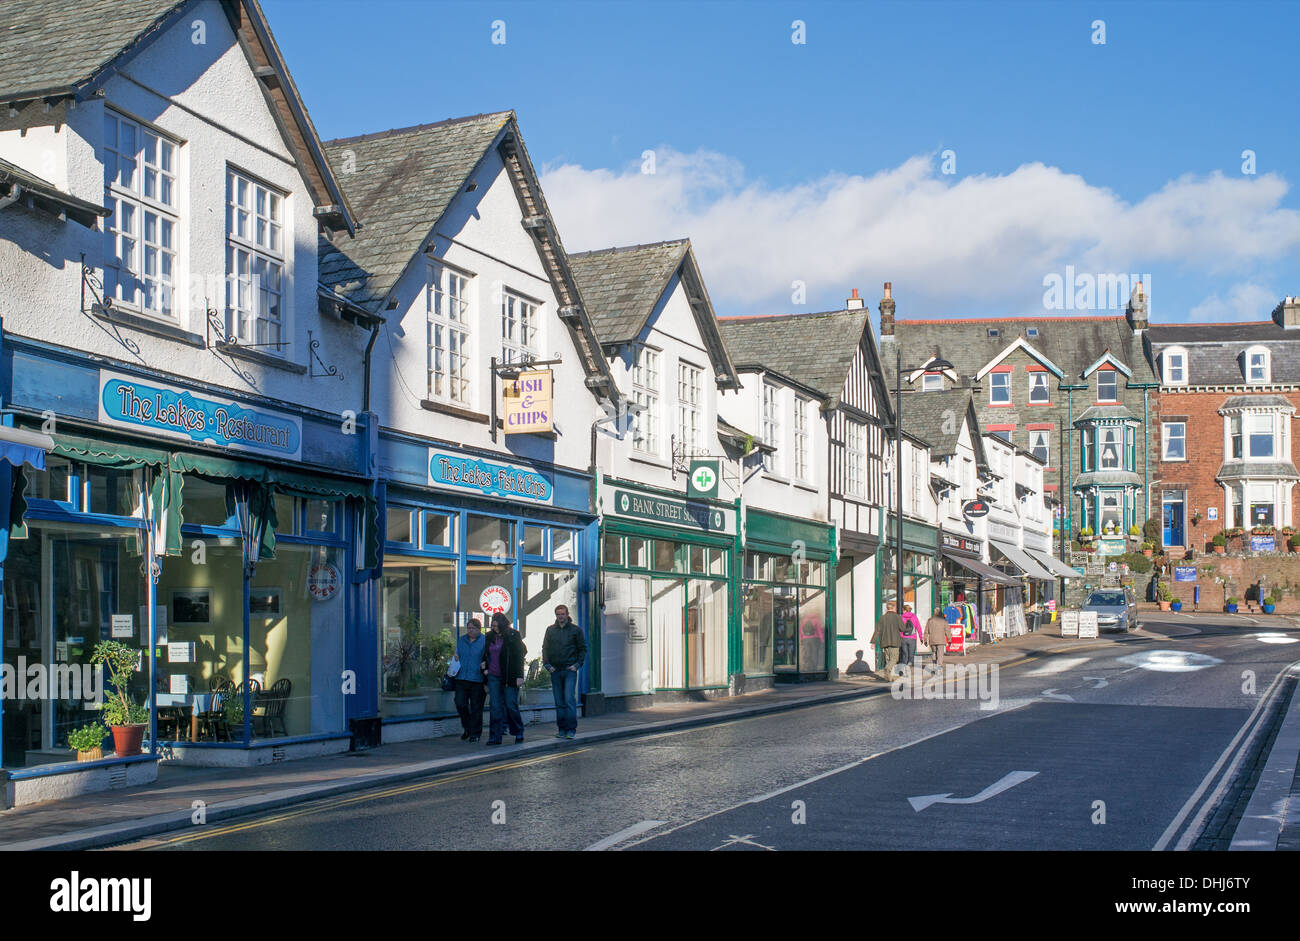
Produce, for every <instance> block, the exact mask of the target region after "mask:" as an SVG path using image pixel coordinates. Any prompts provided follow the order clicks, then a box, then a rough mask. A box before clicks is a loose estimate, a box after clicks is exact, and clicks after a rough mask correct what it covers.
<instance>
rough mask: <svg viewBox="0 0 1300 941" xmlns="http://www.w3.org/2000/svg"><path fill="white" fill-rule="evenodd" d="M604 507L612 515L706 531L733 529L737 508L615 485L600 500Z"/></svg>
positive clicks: (733, 531)
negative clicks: (662, 495) (642, 491)
mask: <svg viewBox="0 0 1300 941" xmlns="http://www.w3.org/2000/svg"><path fill="white" fill-rule="evenodd" d="M602 502H603V503H604V510H605V512H606V513H609V514H611V515H613V516H621V517H626V518H629V519H639V520H647V521H649V522H652V523H660V524H663V525H666V526H682V527H685V528H688V529H694V530H698V531H700V532H707V533H727V534H732V533H735V531H736V511H735V510H734V509H729V508H727V507H720V506H710V505H708V504H707V503H697V502H695V501H693V500H674V499H672V498H670V497H658V496H655V495H654V494H650V493H640V492H638V491H635V490H624V489H622V488H620V487H616V488H614V490H613V491H612V493H611V495H610V496H607V497H605V498H604V500H603V501H602Z"/></svg>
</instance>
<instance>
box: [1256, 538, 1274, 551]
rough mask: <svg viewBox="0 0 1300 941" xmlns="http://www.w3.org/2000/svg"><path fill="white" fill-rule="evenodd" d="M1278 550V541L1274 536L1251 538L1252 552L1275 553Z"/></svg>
mask: <svg viewBox="0 0 1300 941" xmlns="http://www.w3.org/2000/svg"><path fill="white" fill-rule="evenodd" d="M1276 549H1277V541H1276V539H1275V537H1273V536H1272V535H1268V536H1251V537H1250V551H1251V552H1273V551H1275V550H1276Z"/></svg>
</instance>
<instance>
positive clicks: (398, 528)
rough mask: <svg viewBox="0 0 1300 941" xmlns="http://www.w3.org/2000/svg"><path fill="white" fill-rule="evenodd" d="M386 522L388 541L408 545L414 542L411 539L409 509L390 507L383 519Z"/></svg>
mask: <svg viewBox="0 0 1300 941" xmlns="http://www.w3.org/2000/svg"><path fill="white" fill-rule="evenodd" d="M385 518H386V519H387V521H388V541H389V542H396V543H401V544H402V545H410V544H411V543H413V542H414V541H415V540H414V539H412V538H411V509H410V507H405V506H390V507H389V508H388V514H387V516H386V517H385Z"/></svg>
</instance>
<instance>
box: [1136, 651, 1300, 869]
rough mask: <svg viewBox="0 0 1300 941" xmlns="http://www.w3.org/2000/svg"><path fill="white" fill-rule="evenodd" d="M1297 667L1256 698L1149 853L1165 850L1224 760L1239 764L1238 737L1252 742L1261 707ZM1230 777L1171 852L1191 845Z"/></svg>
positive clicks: (1283, 672) (1284, 671) (1280, 674)
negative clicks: (1232, 734) (1221, 752)
mask: <svg viewBox="0 0 1300 941" xmlns="http://www.w3.org/2000/svg"><path fill="white" fill-rule="evenodd" d="M1298 665H1300V660H1296V661H1295V662H1294V663H1291V664H1290V665H1289V666H1287V667H1285V668H1283V669H1281V670H1279V671H1278V673H1277V676H1275V677H1273V682H1272V683H1270V684H1269V687H1268V689H1267V690H1265V691H1264V695H1263V696H1260V697H1259V702H1257V703H1255V708H1254V710H1252V711H1251V713H1250V715H1249V716H1247V717H1246V721H1245V722H1243V723H1242V724H1241V728H1239V729H1238V730H1237V734H1236V735H1234V736H1233V737H1232V741H1230V742H1229V743H1228V747H1227V748H1225V749H1224V750H1223V754H1221V755H1219V758H1218V760H1217V761H1215V763H1214V766H1213V767H1211V768H1210V770H1209V772H1208V773H1207V774H1206V775H1205V777H1204V778H1203V779H1202V780H1201V783H1200V784H1199V785H1198V786H1197V788H1196V790H1195V791H1193V792H1192V796H1191V797H1189V798H1187V803H1185V804H1183V806H1182V809H1181V810H1179V811H1178V814H1177V815H1176V816H1175V817H1174V819H1173V820H1171V821H1170V822H1169V826H1167V827H1165V832H1164V833H1162V834H1160V839H1158V840H1156V845H1155V846H1153V847H1151V849H1152V850H1154V851H1156V852H1159V851H1161V850H1164V849H1167V848H1168V846H1169V842H1170V841H1171V840H1172V839H1173V838H1174V835H1175V834H1176V833H1177V832H1178V830H1179V828H1180V827H1182V825H1183V822H1184V821H1185V820H1186V819H1187V817H1188V816H1189V815H1190V814H1191V812H1192V808H1193V807H1195V806H1196V802H1197V801H1198V800H1200V798H1201V795H1202V794H1204V793H1205V791H1206V790H1207V789H1208V788H1209V786H1210V782H1211V781H1213V780H1214V778H1215V777H1216V776H1217V775H1218V773H1219V769H1220V768H1222V767H1223V765H1224V763H1225V762H1226V761H1227V760H1228V757H1229V756H1230V755H1232V753H1233V752H1234V751H1237V757H1236V760H1235V761H1234V762H1233V769H1235V768H1236V766H1237V765H1238V764H1240V763H1241V759H1242V756H1243V755H1244V754H1245V752H1246V749H1245V748H1244V747H1242V748H1241V749H1240V750H1238V748H1237V746H1238V743H1239V742H1241V740H1242V737H1243V736H1244V735H1246V733H1247V732H1248V731H1249V732H1250V737H1251V738H1252V739H1253V738H1254V735H1255V732H1254V730H1253V729H1252V727H1253V726H1255V725H1256V724H1257V723H1258V722H1259V719H1260V717H1261V716H1262V715H1263V714H1264V708H1265V706H1266V705H1267V704H1268V703H1269V702H1271V701H1272V699H1273V694H1274V693H1275V692H1276V691H1277V690H1278V689H1279V688H1281V685H1282V678H1283V677H1285V676H1286V675H1287V673H1289V672H1291V670H1293V669H1295V667H1296V666H1298ZM1232 774H1233V771H1232V770H1229V772H1228V773H1227V774H1225V775H1224V776H1223V779H1222V780H1220V782H1219V786H1218V787H1217V788H1215V790H1214V793H1213V794H1212V795H1210V799H1209V800H1207V801H1206V802H1205V804H1204V805H1203V806H1202V807H1201V810H1200V813H1198V814H1197V815H1196V819H1195V820H1194V821H1193V822H1192V826H1191V827H1189V828H1188V831H1187V833H1185V834H1183V837H1182V839H1180V840H1179V841H1178V845H1177V846H1175V847H1174V849H1175V850H1185V849H1187V847H1188V846H1190V845H1191V844H1192V841H1193V840H1195V839H1196V833H1197V831H1198V830H1199V829H1200V823H1201V821H1203V820H1204V819H1205V817H1206V816H1207V815H1208V814H1209V812H1210V809H1211V808H1212V807H1214V805H1215V804H1217V803H1218V800H1219V798H1220V797H1221V796H1222V792H1223V791H1224V790H1226V789H1227V787H1228V783H1229V781H1230V780H1231V779H1232Z"/></svg>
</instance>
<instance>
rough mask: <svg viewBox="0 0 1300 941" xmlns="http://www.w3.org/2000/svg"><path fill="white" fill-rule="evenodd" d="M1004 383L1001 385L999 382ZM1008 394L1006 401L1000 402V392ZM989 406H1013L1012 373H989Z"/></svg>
mask: <svg viewBox="0 0 1300 941" xmlns="http://www.w3.org/2000/svg"><path fill="white" fill-rule="evenodd" d="M999 379H1001V380H1002V382H1001V383H999V382H998V380H999ZM999 389H1001V390H1003V391H1005V392H1006V394H1007V397H1006V399H1005V401H999V400H998V397H997V392H998V390H999ZM989 404H990V405H1011V404H1013V399H1012V395H1011V373H1010V372H992V373H989Z"/></svg>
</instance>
